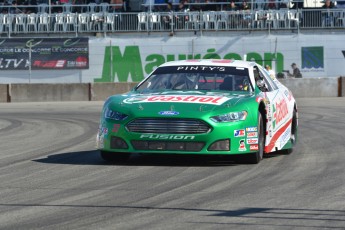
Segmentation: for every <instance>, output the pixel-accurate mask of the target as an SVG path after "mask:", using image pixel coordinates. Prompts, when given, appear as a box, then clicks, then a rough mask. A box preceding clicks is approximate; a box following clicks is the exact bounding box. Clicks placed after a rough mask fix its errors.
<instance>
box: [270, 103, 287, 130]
mask: <svg viewBox="0 0 345 230" xmlns="http://www.w3.org/2000/svg"><path fill="white" fill-rule="evenodd" d="M288 113H289V110H288V105H287V103H286V101H285V100H284V99H282V100H281V101H280V102H276V103H275V105H273V118H274V119H273V129H274V128H275V127H276V126H277V125H279V124H280V123H281V121H282V120H283V119H284V118H285V117H286V116H287V114H288Z"/></svg>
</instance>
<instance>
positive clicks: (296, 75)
mask: <svg viewBox="0 0 345 230" xmlns="http://www.w3.org/2000/svg"><path fill="white" fill-rule="evenodd" d="M291 67H292V70H293V72H292V74H291V73H290V71H287V75H288V76H289V77H294V78H302V74H301V71H300V70H299V68H298V67H297V65H296V63H292V64H291Z"/></svg>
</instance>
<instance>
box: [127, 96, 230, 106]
mask: <svg viewBox="0 0 345 230" xmlns="http://www.w3.org/2000/svg"><path fill="white" fill-rule="evenodd" d="M227 100H229V98H228V97H223V96H194V95H155V96H146V97H145V96H140V97H132V98H127V99H125V100H123V102H124V103H127V104H133V103H144V102H177V103H199V104H212V105H221V104H223V103H224V102H226V101H227Z"/></svg>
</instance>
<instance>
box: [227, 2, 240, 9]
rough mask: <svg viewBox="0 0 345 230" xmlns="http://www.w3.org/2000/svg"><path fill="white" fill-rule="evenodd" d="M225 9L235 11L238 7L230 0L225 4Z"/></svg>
mask: <svg viewBox="0 0 345 230" xmlns="http://www.w3.org/2000/svg"><path fill="white" fill-rule="evenodd" d="M226 10H227V11H237V10H238V7H237V5H236V3H235V1H234V0H232V1H231V2H230V4H229V5H228V6H227V8H226Z"/></svg>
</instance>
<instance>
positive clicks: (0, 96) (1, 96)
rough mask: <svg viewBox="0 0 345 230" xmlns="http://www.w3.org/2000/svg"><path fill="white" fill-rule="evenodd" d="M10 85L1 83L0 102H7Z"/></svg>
mask: <svg viewBox="0 0 345 230" xmlns="http://www.w3.org/2000/svg"><path fill="white" fill-rule="evenodd" d="M7 87H8V85H0V102H7V95H8V92H7V91H8V90H7Z"/></svg>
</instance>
